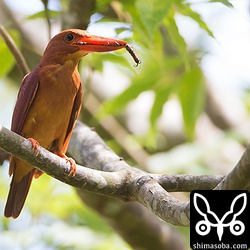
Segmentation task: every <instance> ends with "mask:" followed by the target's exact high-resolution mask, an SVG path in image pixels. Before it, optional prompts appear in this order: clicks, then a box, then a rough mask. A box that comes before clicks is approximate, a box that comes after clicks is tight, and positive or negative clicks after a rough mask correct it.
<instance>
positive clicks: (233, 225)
mask: <svg viewBox="0 0 250 250" xmlns="http://www.w3.org/2000/svg"><path fill="white" fill-rule="evenodd" d="M190 198H191V199H190V247H191V248H192V249H241V250H243V249H248V248H249V247H250V194H249V192H247V191H242V190H197V191H193V192H192V193H191V197H190Z"/></svg>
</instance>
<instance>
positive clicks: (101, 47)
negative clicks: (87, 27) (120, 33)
mask: <svg viewBox="0 0 250 250" xmlns="http://www.w3.org/2000/svg"><path fill="white" fill-rule="evenodd" d="M75 44H76V45H78V46H79V49H80V50H84V51H89V52H108V51H114V50H117V49H122V48H125V46H126V45H127V42H126V41H123V40H118V39H113V38H106V37H101V36H93V35H89V36H83V37H82V38H80V39H79V40H78V41H77V42H76V43H75Z"/></svg>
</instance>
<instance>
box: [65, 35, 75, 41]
mask: <svg viewBox="0 0 250 250" xmlns="http://www.w3.org/2000/svg"><path fill="white" fill-rule="evenodd" d="M73 39H74V36H73V35H72V34H66V35H65V40H66V41H68V42H70V41H72V40H73Z"/></svg>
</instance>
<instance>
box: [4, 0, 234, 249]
mask: <svg viewBox="0 0 250 250" xmlns="http://www.w3.org/2000/svg"><path fill="white" fill-rule="evenodd" d="M111 2H113V1H111V0H98V1H96V10H95V12H100V13H105V10H106V9H107V8H108V6H109V4H110V3H111ZM207 2H208V3H209V4H213V2H220V3H222V4H224V5H225V6H227V7H232V4H231V3H230V2H229V1H227V0H210V1H207ZM46 3H47V2H46ZM61 3H62V5H63V6H64V8H65V6H66V5H67V1H65V0H64V1H63V0H62V1H61ZM118 3H119V6H120V11H122V12H123V14H125V15H126V16H128V17H129V18H128V20H127V21H128V22H130V24H131V26H124V27H123V23H124V22H125V21H124V20H119V19H118V18H117V19H114V18H110V17H109V16H105V15H104V14H102V15H103V16H102V18H101V19H100V20H98V21H97V22H100V23H101V22H102V23H105V22H106V21H108V22H110V21H111V22H112V21H113V22H120V23H121V27H122V28H119V29H117V34H118V33H121V32H123V31H129V32H130V34H131V37H129V38H128V40H129V42H130V43H131V44H132V45H134V47H135V50H136V51H137V53H138V55H139V57H140V58H141V61H142V63H141V64H140V65H139V66H138V67H137V68H136V69H134V68H133V66H132V65H133V62H132V59H131V58H130V56H129V55H128V54H125V51H118V52H115V53H107V54H102V55H98V54H96V55H93V56H91V57H89V58H86V60H84V61H83V62H82V64H81V65H83V66H84V65H88V66H90V67H91V68H93V69H95V70H99V71H102V69H103V62H105V61H110V62H113V63H116V64H119V65H120V68H121V69H122V70H124V71H126V74H127V75H128V76H129V77H130V79H131V84H130V85H129V86H128V87H127V88H126V89H125V90H124V91H123V92H122V93H120V94H119V95H117V96H116V97H114V98H112V99H110V100H107V101H105V102H104V103H103V105H102V107H101V109H100V110H99V112H98V114H97V116H98V117H99V118H100V119H101V118H103V117H104V116H106V115H108V114H114V115H116V114H119V113H120V112H121V111H123V110H124V109H125V107H126V106H127V105H128V104H129V103H130V102H131V101H132V100H134V99H136V98H137V97H138V96H139V95H140V94H141V93H143V92H146V91H151V92H153V93H154V102H153V105H152V107H151V111H150V116H149V121H150V126H151V128H150V131H149V133H148V137H149V138H155V136H154V135H155V133H156V132H157V126H156V124H157V121H158V119H159V117H160V116H161V114H162V110H163V107H164V105H165V104H166V102H168V100H169V99H170V98H171V97H172V96H174V97H176V98H177V99H178V100H179V102H180V105H181V108H182V114H183V121H184V126H185V128H184V130H185V133H186V136H187V138H189V139H190V140H191V139H193V136H194V131H195V123H196V120H197V118H198V117H199V115H200V114H201V113H202V111H203V109H204V100H205V85H204V77H203V72H202V70H201V68H200V65H199V62H200V54H199V53H197V51H189V50H188V49H187V44H186V41H185V39H184V38H183V37H182V35H181V34H180V32H179V27H178V23H177V22H176V16H178V15H183V16H186V17H188V18H190V19H192V20H193V21H194V22H195V23H196V24H198V25H199V27H200V28H201V29H203V30H204V31H205V32H206V33H207V34H208V35H209V36H211V37H214V35H213V32H212V31H211V30H210V28H209V27H208V26H207V24H206V23H205V22H204V21H203V20H202V17H201V15H200V14H199V13H197V12H195V11H194V10H193V9H192V4H190V3H188V2H186V1H184V0H168V1H162V0H128V1H119V2H118ZM80 7H81V6H79V8H80ZM49 15H50V16H51V19H52V20H53V19H60V18H61V16H62V13H61V12H59V11H52V10H50V11H49ZM36 18H44V19H45V18H46V15H45V13H44V11H41V12H38V13H34V14H32V15H30V16H28V17H27V18H26V20H33V19H36ZM10 33H11V35H12V36H13V37H14V39H15V41H16V42H17V44H18V45H19V46H20V45H21V40H20V36H19V34H18V33H17V32H16V31H10ZM0 55H1V56H0V65H1V67H0V78H3V77H5V76H6V75H8V73H9V72H10V71H11V70H12V69H13V67H14V65H15V62H14V58H13V56H12V55H11V53H10V51H9V50H8V48H7V46H6V44H5V43H4V41H3V40H1V39H0ZM128 69H129V70H128ZM152 143H153V142H152ZM5 169H6V168H5ZM6 175H7V171H4V170H3V169H2V170H1V174H0V198H1V200H4V199H5V196H6V194H7V192H8V190H7V186H8V184H7V183H8V180H7V179H5V178H4V177H3V176H6ZM3 206H4V203H3V202H0V207H1V208H3ZM30 211H32V212H30ZM23 213H24V215H23V217H22V216H21V218H20V221H21V223H22V222H23V220H25V219H27V218H28V220H27V221H28V222H27V221H25V223H24V224H25V225H24V227H22V226H21V229H20V228H19V229H16V228H15V226H13V224H12V223H11V221H9V220H7V219H5V218H2V216H1V217H0V218H1V220H0V232H1V235H0V248H1V242H2V243H3V242H4V241H6V239H7V238H10V239H11V238H12V237H13V238H15V241H16V242H17V245H15V244H14V242H8V244H7V243H6V245H8V246H10V245H11V246H13V249H35V248H34V247H35V246H36V244H37V242H40V243H39V244H44V245H40V248H39V249H83V248H82V246H81V245H80V243H79V242H81V241H82V238H81V235H82V237H83V235H85V236H86V235H88V236H89V239H88V240H89V241H90V242H91V243H89V244H90V245H91V244H92V247H89V248H87V247H86V248H84V249H96V250H97V249H98V250H101V249H110V250H112V249H119V250H120V249H130V248H129V247H128V246H127V245H126V244H125V243H123V242H122V241H121V239H120V238H119V237H117V236H116V235H115V234H113V233H112V230H111V228H110V227H109V226H108V225H107V224H106V222H105V221H104V220H103V219H102V218H100V217H99V216H98V215H97V214H96V213H95V212H94V211H92V210H91V209H89V208H87V207H86V206H85V205H84V204H82V203H81V202H80V200H79V198H78V197H77V195H76V194H75V193H74V192H73V190H72V189H71V188H69V187H67V186H65V184H62V183H59V182H57V181H55V180H52V179H51V178H49V177H47V176H45V175H44V176H42V177H41V178H39V180H38V181H34V185H33V186H32V188H31V192H30V194H29V198H28V200H27V203H26V205H25V208H24V212H23ZM30 213H32V218H33V219H31V216H30V215H27V214H30ZM22 218H24V219H22ZM34 224H36V225H37V226H38V227H39V226H40V227H41V228H42V230H40V231H39V232H41V231H42V233H41V234H38V233H37V232H36V231H35V229H34V228H33V227H32V226H33V225H34ZM79 227H80V228H81V229H79ZM41 228H40V229H41ZM89 229H92V230H94V232H95V233H96V234H93V233H90V231H89ZM74 230H76V231H74ZM77 230H78V231H77ZM81 230H82V231H81ZM17 232H18V233H17ZM21 232H22V233H21ZM79 232H80V233H79ZM20 233H21V234H20ZM29 234H32V235H36V237H37V238H35V239H34V240H33V241H32V240H30V241H29V240H28V239H29ZM72 234H73V235H76V237H75V238H74V239H71V241H70V242H71V243H68V242H69V239H67V237H68V236H69V235H72ZM16 235H21V237H20V238H18V239H17V238H16ZM52 236H53V237H52ZM77 237H78V238H77ZM85 238H87V237H85ZM97 238H98V240H97ZM66 239H67V240H68V241H67V242H66ZM41 242H43V243H41ZM114 242H115V244H114ZM18 245H19V246H21V247H19V248H18V247H17V246H18ZM86 245H87V243H86Z"/></svg>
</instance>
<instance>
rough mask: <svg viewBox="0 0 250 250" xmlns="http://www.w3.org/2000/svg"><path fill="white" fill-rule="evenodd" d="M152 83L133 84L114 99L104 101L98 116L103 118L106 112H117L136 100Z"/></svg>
mask: <svg viewBox="0 0 250 250" xmlns="http://www.w3.org/2000/svg"><path fill="white" fill-rule="evenodd" d="M151 85H152V82H151V81H147V82H145V83H142V84H141V83H140V84H132V85H130V87H128V88H127V89H126V90H124V91H123V92H122V93H121V94H120V95H118V96H116V97H115V98H113V99H110V100H108V101H106V102H104V104H103V106H102V107H101V109H100V110H99V112H98V114H97V117H98V118H99V119H101V118H103V116H105V115H106V114H111V113H112V114H117V113H118V112H120V111H121V110H122V109H124V107H125V106H126V105H127V104H128V103H129V102H130V101H132V100H134V99H135V98H136V97H137V96H138V95H139V94H140V93H142V92H143V91H146V90H148V89H150V87H151Z"/></svg>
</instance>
